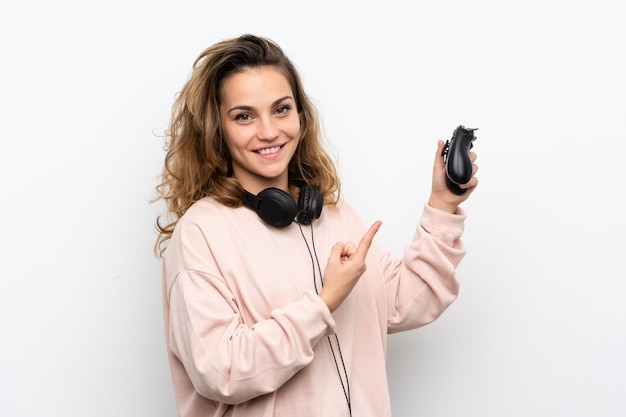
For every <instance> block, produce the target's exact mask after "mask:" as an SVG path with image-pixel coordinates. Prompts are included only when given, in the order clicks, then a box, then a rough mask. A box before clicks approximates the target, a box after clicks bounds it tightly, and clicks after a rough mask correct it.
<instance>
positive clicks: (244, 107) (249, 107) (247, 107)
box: [227, 96, 295, 113]
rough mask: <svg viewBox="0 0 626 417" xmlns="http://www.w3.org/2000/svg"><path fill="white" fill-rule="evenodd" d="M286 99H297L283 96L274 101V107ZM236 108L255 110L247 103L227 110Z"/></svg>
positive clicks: (230, 110)
mask: <svg viewBox="0 0 626 417" xmlns="http://www.w3.org/2000/svg"><path fill="white" fill-rule="evenodd" d="M285 100H292V101H295V100H294V99H293V97H291V96H285V97H281V98H279V99H278V100H274V102H272V107H274V106H277V105H279V104H280V103H282V102H283V101H285ZM235 110H245V111H250V110H254V107H252V106H245V105H242V106H235V107H233V108H231V109H229V110H228V111H227V113H230V112H232V111H235Z"/></svg>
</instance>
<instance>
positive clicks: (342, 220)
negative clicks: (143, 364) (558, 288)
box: [163, 198, 465, 417]
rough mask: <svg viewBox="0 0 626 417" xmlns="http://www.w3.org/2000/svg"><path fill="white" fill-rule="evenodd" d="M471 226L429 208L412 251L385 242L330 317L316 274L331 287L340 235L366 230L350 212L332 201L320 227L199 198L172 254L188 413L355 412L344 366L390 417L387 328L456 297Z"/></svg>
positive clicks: (167, 302) (188, 416) (178, 355)
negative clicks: (279, 224)
mask: <svg viewBox="0 0 626 417" xmlns="http://www.w3.org/2000/svg"><path fill="white" fill-rule="evenodd" d="M464 220H465V214H464V213H463V212H462V211H460V210H459V214H456V215H453V214H448V213H445V212H442V211H438V210H435V209H433V208H431V207H429V206H425V207H424V211H423V214H422V218H421V220H420V224H419V226H418V227H417V230H416V232H415V236H414V238H413V241H412V242H411V243H410V244H409V245H407V246H406V248H405V251H404V257H403V258H402V259H392V258H391V257H390V255H389V253H388V252H387V251H385V250H383V249H382V248H380V247H379V246H377V245H376V243H375V242H374V244H373V245H372V247H371V248H370V250H369V252H368V255H367V270H366V272H365V273H364V274H363V276H362V277H361V279H360V281H359V282H358V283H357V285H356V287H355V288H354V290H353V291H352V293H351V294H350V295H349V296H348V298H347V299H346V300H345V301H344V302H343V304H342V305H341V306H340V307H339V308H337V310H336V311H335V312H334V313H332V314H331V313H330V311H329V310H328V308H327V307H326V305H325V304H324V302H323V301H322V300H321V299H320V298H319V297H318V296H317V295H316V291H315V286H314V275H313V271H314V266H315V274H316V279H317V280H318V288H320V284H319V273H318V271H317V269H318V268H317V263H316V262H317V260H319V264H320V269H321V271H322V272H323V271H324V269H325V266H326V261H327V259H328V256H329V254H330V249H331V247H332V246H333V245H334V244H335V243H336V242H338V241H342V242H345V241H352V242H354V243H355V244H358V242H359V241H360V240H361V238H362V236H363V235H364V234H365V231H366V229H367V227H366V226H365V225H364V224H363V222H362V221H361V220H360V218H359V216H358V215H357V214H356V212H355V211H354V210H353V209H352V207H351V206H349V205H348V204H347V203H345V202H344V203H341V204H339V205H338V206H336V207H335V206H324V209H323V211H322V215H321V217H320V218H319V219H318V220H316V221H314V222H313V225H312V230H311V226H301V228H302V229H300V226H299V225H298V224H295V223H293V224H291V225H290V226H288V227H286V228H284V229H277V228H274V227H272V226H268V225H266V224H265V223H263V221H262V220H261V219H260V218H259V217H258V216H257V214H256V213H255V212H253V211H252V210H250V209H248V208H245V207H241V208H237V209H232V208H227V207H225V206H223V205H221V204H219V203H217V202H216V201H215V200H214V199H212V198H205V199H203V200H201V201H199V202H197V203H196V204H194V205H193V206H192V207H191V208H190V209H189V210H188V211H187V213H186V214H185V215H184V216H183V217H182V218H181V219H180V220H179V222H178V224H177V227H176V230H175V232H174V234H173V236H172V239H171V241H170V243H169V246H168V248H167V250H166V252H165V254H164V261H163V295H164V315H165V328H166V340H167V348H168V355H169V360H170V366H171V371H172V378H173V385H174V391H175V397H176V402H177V407H178V410H179V413H180V415H181V416H183V417H209V416H234V417H237V416H254V417H264V416H267V417H270V416H273V417H278V416H289V417H294V416H298V417H306V416H311V417H313V416H314V417H326V416H328V417H340V416H348V415H349V414H348V405H347V401H346V396H345V395H344V389H343V388H342V384H341V382H340V379H339V378H340V377H339V374H338V369H337V368H339V369H340V370H341V371H340V372H341V374H342V375H343V365H344V364H345V368H346V372H347V375H348V380H349V391H350V399H351V405H352V415H353V416H354V417H366V416H371V417H386V416H390V415H391V407H390V401H389V395H388V387H387V375H386V368H385V359H386V358H385V354H386V347H387V342H386V338H387V334H388V333H394V332H399V331H403V330H408V329H413V328H416V327H419V326H422V325H424V324H427V323H429V322H431V321H432V320H434V319H436V318H437V317H438V316H439V315H440V314H441V313H442V312H443V311H444V310H445V309H446V307H447V306H448V305H450V303H451V302H452V301H453V300H454V299H455V297H456V295H457V292H458V283H457V280H456V277H455V273H454V270H455V267H456V266H457V265H458V263H459V262H460V260H461V258H462V257H463V255H464V254H465V249H464V246H463V244H462V242H461V241H460V236H461V234H462V231H463V225H464ZM303 234H304V237H303ZM305 238H306V242H305ZM307 243H308V248H307ZM315 251H316V252H317V256H316V254H315ZM335 333H336V335H337V336H338V338H339V342H340V346H339V347H337V346H336V342H335V336H334V335H335ZM329 335H332V337H330V338H328V337H327V336H329ZM329 339H330V340H331V341H332V343H333V350H334V351H335V357H336V358H337V361H338V366H336V365H335V362H334V360H333V354H332V352H331V348H330V345H329ZM339 348H340V349H341V354H342V356H343V364H342V361H341V359H340V357H339V353H338V350H339Z"/></svg>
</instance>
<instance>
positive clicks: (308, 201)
mask: <svg viewBox="0 0 626 417" xmlns="http://www.w3.org/2000/svg"><path fill="white" fill-rule="evenodd" d="M298 187H299V188H300V196H299V197H298V204H297V205H296V202H295V201H294V199H293V197H291V195H290V194H289V193H288V192H286V191H283V190H281V189H279V188H274V187H272V188H266V189H265V190H263V191H261V192H260V193H259V194H257V195H254V194H252V193H249V192H248V191H246V199H245V200H244V204H245V205H246V207H249V208H251V209H252V210H254V211H256V213H257V214H258V215H259V217H261V219H263V221H265V222H266V223H268V224H270V225H272V226H275V227H287V226H289V225H290V224H291V222H293V221H294V219H296V217H297V221H298V223H300V224H305V225H309V224H311V223H313V220H315V219H318V218H319V217H320V214H322V207H323V206H324V196H323V195H322V194H321V193H320V192H319V191H318V190H317V188H315V187H313V186H311V185H308V184H307V183H305V182H299V183H298Z"/></svg>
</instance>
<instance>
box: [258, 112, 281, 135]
mask: <svg viewBox="0 0 626 417" xmlns="http://www.w3.org/2000/svg"><path fill="white" fill-rule="evenodd" d="M278 135H279V129H278V127H277V126H276V121H274V120H272V118H271V117H270V118H263V119H261V123H260V124H259V130H258V132H257V136H258V138H259V139H260V140H274V139H276V138H277V137H278Z"/></svg>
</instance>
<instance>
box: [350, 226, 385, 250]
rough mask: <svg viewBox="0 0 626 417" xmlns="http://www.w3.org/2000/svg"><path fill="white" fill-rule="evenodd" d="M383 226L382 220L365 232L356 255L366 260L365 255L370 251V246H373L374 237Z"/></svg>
mask: <svg viewBox="0 0 626 417" xmlns="http://www.w3.org/2000/svg"><path fill="white" fill-rule="evenodd" d="M381 224H383V222H381V221H380V220H376V221H375V222H374V224H372V225H371V226H370V228H369V229H368V230H367V232H365V235H363V238H362V239H361V241H360V242H359V247H358V248H357V249H356V253H357V254H359V255H361V256H362V257H363V258H365V254H366V253H367V251H368V250H369V248H370V246H372V241H373V240H374V235H375V234H376V232H378V229H380V225H381Z"/></svg>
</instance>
